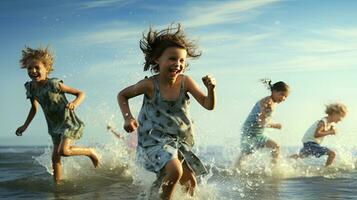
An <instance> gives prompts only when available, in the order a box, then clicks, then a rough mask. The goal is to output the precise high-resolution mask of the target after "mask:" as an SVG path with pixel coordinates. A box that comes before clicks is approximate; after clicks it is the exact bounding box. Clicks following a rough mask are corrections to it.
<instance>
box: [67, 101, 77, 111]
mask: <svg viewBox="0 0 357 200" xmlns="http://www.w3.org/2000/svg"><path fill="white" fill-rule="evenodd" d="M76 106H77V105H76V104H75V103H73V102H69V103H68V104H67V105H66V108H68V109H70V110H74V109H75V108H76Z"/></svg>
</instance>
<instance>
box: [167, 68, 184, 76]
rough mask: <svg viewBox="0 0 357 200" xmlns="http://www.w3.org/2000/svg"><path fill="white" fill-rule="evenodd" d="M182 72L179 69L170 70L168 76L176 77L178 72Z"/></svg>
mask: <svg viewBox="0 0 357 200" xmlns="http://www.w3.org/2000/svg"><path fill="white" fill-rule="evenodd" d="M181 71H182V70H181V68H176V67H175V68H170V69H169V74H170V75H171V76H176V75H178V74H179V73H180V72H181Z"/></svg>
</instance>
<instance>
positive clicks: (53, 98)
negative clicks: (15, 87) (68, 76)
mask: <svg viewBox="0 0 357 200" xmlns="http://www.w3.org/2000/svg"><path fill="white" fill-rule="evenodd" d="M60 83H63V81H62V80H60V79H58V78H50V79H48V80H47V82H46V83H45V85H43V86H41V87H37V86H36V85H35V83H34V82H32V81H29V82H26V83H25V88H26V96H27V98H28V99H36V100H37V101H38V102H39V104H40V105H41V107H42V110H43V113H44V114H45V118H46V122H47V126H48V133H49V134H50V135H51V137H52V142H53V144H54V145H59V143H60V142H61V139H62V137H66V138H69V139H79V138H81V136H82V134H83V129H84V124H83V122H82V121H81V120H80V119H79V118H78V117H77V116H76V115H75V113H74V112H73V111H71V110H69V109H67V108H66V105H67V104H68V100H67V99H66V96H65V94H64V93H63V92H62V91H61V89H60V86H59V84H60Z"/></svg>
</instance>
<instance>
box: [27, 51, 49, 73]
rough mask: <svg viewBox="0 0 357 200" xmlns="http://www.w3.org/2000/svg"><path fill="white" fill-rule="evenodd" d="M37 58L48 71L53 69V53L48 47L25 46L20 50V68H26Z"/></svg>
mask: <svg viewBox="0 0 357 200" xmlns="http://www.w3.org/2000/svg"><path fill="white" fill-rule="evenodd" d="M33 60H37V61H40V62H42V63H43V65H44V66H45V67H46V69H47V70H48V72H51V71H53V62H54V57H53V53H52V52H51V51H50V49H49V47H46V48H42V47H39V48H37V49H33V48H31V47H28V46H26V47H25V48H24V49H23V50H22V58H21V60H20V65H21V68H22V69H24V68H27V67H28V65H29V64H30V62H32V61H33Z"/></svg>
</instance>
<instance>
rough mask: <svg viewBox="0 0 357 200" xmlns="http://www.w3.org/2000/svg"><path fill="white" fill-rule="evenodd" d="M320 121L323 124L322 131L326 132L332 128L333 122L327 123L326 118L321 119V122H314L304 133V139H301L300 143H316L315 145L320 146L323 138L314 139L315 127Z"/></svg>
mask: <svg viewBox="0 0 357 200" xmlns="http://www.w3.org/2000/svg"><path fill="white" fill-rule="evenodd" d="M321 121H322V122H323V123H324V129H323V131H328V130H330V128H331V127H332V126H334V125H335V123H334V122H331V123H328V122H327V118H326V117H324V118H322V119H321V120H318V121H316V122H315V123H314V124H313V125H311V126H310V128H309V129H308V130H307V131H306V132H305V135H304V137H303V138H302V142H303V143H306V142H316V143H317V144H321V142H322V141H323V139H324V137H318V138H316V137H315V132H316V129H317V125H318V124H319V123H320V122H321Z"/></svg>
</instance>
